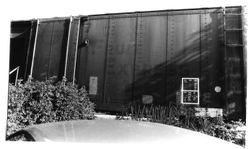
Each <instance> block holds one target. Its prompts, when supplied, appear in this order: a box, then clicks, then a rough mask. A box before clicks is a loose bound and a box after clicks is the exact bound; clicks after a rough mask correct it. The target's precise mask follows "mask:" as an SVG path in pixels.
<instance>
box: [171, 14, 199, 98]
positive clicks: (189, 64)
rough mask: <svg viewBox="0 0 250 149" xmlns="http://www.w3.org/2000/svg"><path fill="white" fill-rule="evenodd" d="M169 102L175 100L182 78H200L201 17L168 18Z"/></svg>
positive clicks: (176, 16) (177, 16) (179, 16)
mask: <svg viewBox="0 0 250 149" xmlns="http://www.w3.org/2000/svg"><path fill="white" fill-rule="evenodd" d="M167 40H168V48H167V80H166V82H167V100H171V101H173V100H175V99H176V92H177V91H179V90H180V88H181V78H183V77H191V78H193V77H200V52H201V51H200V15H198V14H192V15H169V16H168V39H167Z"/></svg>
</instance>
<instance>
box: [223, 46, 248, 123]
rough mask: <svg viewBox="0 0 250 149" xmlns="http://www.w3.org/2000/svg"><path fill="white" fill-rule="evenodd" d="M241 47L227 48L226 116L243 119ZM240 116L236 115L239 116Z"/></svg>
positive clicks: (243, 99) (243, 98)
mask: <svg viewBox="0 0 250 149" xmlns="http://www.w3.org/2000/svg"><path fill="white" fill-rule="evenodd" d="M242 54H243V53H242V47H227V63H226V75H227V80H226V81H227V85H228V90H227V94H226V98H227V102H228V107H227V114H228V115H231V117H234V118H235V117H239V116H241V118H243V117H244V115H245V114H244V113H245V111H244V110H245V97H244V82H243V80H244V79H243V77H244V76H243V75H244V74H243V55H242ZM239 113H240V115H237V114H239Z"/></svg>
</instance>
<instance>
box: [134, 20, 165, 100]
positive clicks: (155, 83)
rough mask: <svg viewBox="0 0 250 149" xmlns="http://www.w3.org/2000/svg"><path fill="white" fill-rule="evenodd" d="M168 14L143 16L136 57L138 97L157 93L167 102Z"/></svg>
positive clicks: (155, 97)
mask: <svg viewBox="0 0 250 149" xmlns="http://www.w3.org/2000/svg"><path fill="white" fill-rule="evenodd" d="M166 36H167V16H158V17H157V16H153V17H152V16H151V17H139V18H138V25H137V40H136V42H137V44H136V45H137V46H136V58H135V70H134V71H135V72H134V73H135V78H134V86H133V87H134V99H135V100H137V101H140V100H141V99H142V96H143V95H151V96H153V99H154V103H159V102H164V101H162V100H163V99H164V97H165V91H166V90H165V88H166V86H165V85H166V84H165V79H166V42H167V40H166Z"/></svg>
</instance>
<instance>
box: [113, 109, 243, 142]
mask: <svg viewBox="0 0 250 149" xmlns="http://www.w3.org/2000/svg"><path fill="white" fill-rule="evenodd" d="M195 113H196V110H195V108H194V107H193V106H183V105H175V104H170V105H169V106H168V107H167V106H160V105H158V106H155V105H140V104H138V105H131V106H130V108H129V111H128V112H127V113H126V114H125V115H122V116H117V119H130V118H131V119H133V120H137V121H150V122H157V123H162V124H168V125H174V126H177V127H181V128H186V129H191V130H194V131H198V132H202V133H205V134H208V135H211V136H214V137H218V138H221V139H223V140H227V141H230V142H233V143H236V144H239V145H242V146H244V145H245V132H246V130H244V129H243V130H242V129H241V128H244V127H245V123H244V122H242V121H241V120H240V121H231V122H229V123H225V122H224V121H223V118H222V117H215V118H212V117H197V116H195Z"/></svg>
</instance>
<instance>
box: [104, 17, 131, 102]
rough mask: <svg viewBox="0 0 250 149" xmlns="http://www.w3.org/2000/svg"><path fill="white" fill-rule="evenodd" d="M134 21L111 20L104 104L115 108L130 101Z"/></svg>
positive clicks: (126, 19) (128, 19) (124, 19)
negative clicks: (114, 105) (127, 90)
mask: <svg viewBox="0 0 250 149" xmlns="http://www.w3.org/2000/svg"><path fill="white" fill-rule="evenodd" d="M135 28H136V19H135V18H123V19H111V20H110V24H109V38H108V49H107V60H106V73H105V88H104V93H105V97H104V98H105V102H106V103H107V104H112V103H116V104H117V106H118V105H119V104H120V105H121V104H123V103H124V102H128V100H130V99H132V92H125V91H126V89H128V88H131V85H132V82H133V77H134V76H133V74H134V54H135V33H136V29H135Z"/></svg>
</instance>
